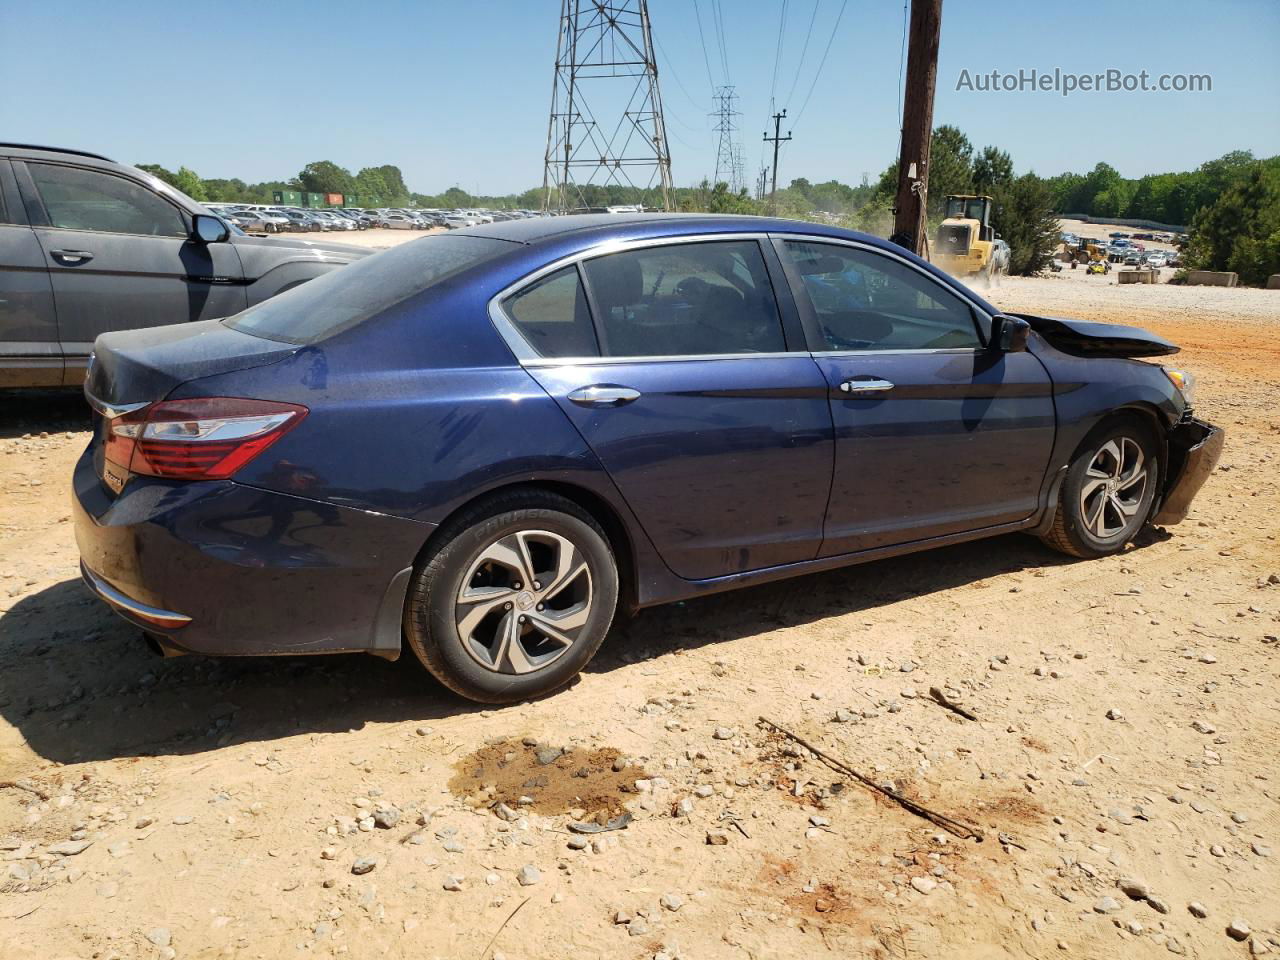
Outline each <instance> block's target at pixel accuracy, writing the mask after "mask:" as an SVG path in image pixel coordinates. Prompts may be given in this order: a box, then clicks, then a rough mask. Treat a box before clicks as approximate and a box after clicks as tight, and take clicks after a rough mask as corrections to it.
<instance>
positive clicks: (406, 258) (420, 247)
mask: <svg viewBox="0 0 1280 960" xmlns="http://www.w3.org/2000/svg"><path fill="white" fill-rule="evenodd" d="M510 249H513V245H512V244H511V243H510V242H509V241H506V240H494V239H491V238H487V237H459V236H450V235H448V234H436V235H434V236H430V237H423V238H422V239H421V240H415V241H414V242H412V243H406V244H403V245H401V246H398V247H393V248H392V249H390V250H386V251H383V252H382V253H379V254H376V255H374V256H372V257H367V258H366V259H364V260H359V261H357V262H355V263H353V264H351V265H350V266H346V267H340V268H339V269H336V270H331V271H329V272H328V273H326V274H324V275H323V276H321V277H318V278H316V279H315V280H311V281H308V282H307V283H304V284H303V285H302V286H300V287H294V288H293V289H292V290H290V291H288V292H287V293H282V294H280V295H279V296H276V297H272V298H271V299H270V300H264V301H263V302H262V303H259V304H257V305H256V306H252V307H250V308H249V309H248V310H245V311H243V312H241V313H238V314H236V315H235V316H233V317H228V318H227V319H226V320H224V321H223V323H225V324H226V325H227V326H229V327H232V328H233V329H236V330H239V331H240V332H241V333H250V334H253V335H254V336H257V337H264V338H266V339H267V340H281V341H283V342H285V343H315V342H317V341H319V340H323V339H325V338H326V337H332V336H334V335H335V334H338V333H341V332H342V331H344V330H348V329H350V328H351V327H354V326H355V325H356V324H358V323H363V322H364V321H365V320H367V319H369V318H370V317H372V316H373V315H374V314H376V313H380V312H382V311H383V310H385V309H387V308H388V307H390V306H392V305H393V304H396V303H399V302H400V301H402V300H407V299H408V298H409V297H411V296H413V295H414V294H416V293H420V292H421V291H423V290H425V289H426V288H427V287H429V286H431V285H433V284H436V283H439V282H441V281H442V280H446V279H448V278H449V277H452V276H454V275H455V274H458V273H461V272H462V271H464V270H468V269H470V268H471V267H474V266H477V265H478V264H481V263H484V262H485V261H486V260H490V259H492V258H493V257H496V256H498V255H499V254H501V253H503V252H505V251H507V250H510Z"/></svg>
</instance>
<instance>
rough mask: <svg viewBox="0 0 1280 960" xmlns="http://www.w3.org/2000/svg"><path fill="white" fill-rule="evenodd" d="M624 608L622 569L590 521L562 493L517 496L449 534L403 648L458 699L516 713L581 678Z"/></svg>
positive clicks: (467, 515)
mask: <svg viewBox="0 0 1280 960" xmlns="http://www.w3.org/2000/svg"><path fill="white" fill-rule="evenodd" d="M617 605H618V566H617V562H616V561H615V559H614V556H613V552H612V550H611V549H610V547H609V541H608V538H607V537H606V536H605V533H604V531H603V530H602V529H601V528H600V526H599V524H597V523H596V522H595V520H594V519H593V518H592V517H591V515H590V514H588V513H587V512H586V511H584V510H582V509H581V508H580V507H579V506H578V505H577V504H575V503H574V502H573V501H571V500H568V499H566V498H564V497H560V496H557V495H555V494H552V493H547V492H544V491H537V490H525V491H513V492H510V493H505V494H499V495H497V496H495V497H492V498H490V499H487V500H484V501H481V502H480V503H478V504H476V505H475V506H473V507H471V508H469V509H467V510H466V511H465V512H464V513H463V514H461V515H460V516H458V517H457V518H455V519H454V520H452V521H450V523H449V525H448V527H447V528H446V529H445V530H442V531H441V535H440V540H439V545H438V547H436V548H435V549H434V550H433V551H432V552H431V553H430V555H429V556H427V557H426V558H425V560H424V561H423V563H422V564H421V565H420V566H419V568H418V570H417V571H416V573H415V575H414V578H413V581H412V583H411V584H410V587H409V597H408V603H407V605H406V610H405V636H406V638H407V639H408V641H409V646H410V648H411V649H412V650H413V652H414V654H415V655H416V656H417V658H418V660H419V662H421V663H422V665H423V666H424V667H426V668H427V670H429V671H430V672H431V673H432V675H434V676H435V678H436V679H437V680H439V681H440V682H441V683H443V684H444V685H445V686H446V687H448V688H449V689H450V690H453V691H454V692H455V693H457V694H460V695H461V696H463V697H466V698H467V699H469V700H477V701H480V702H482V703H513V702H516V701H519V700H528V699H531V698H534V697H539V696H543V695H545V694H547V693H550V692H552V691H553V690H557V689H559V688H560V687H562V686H564V685H565V684H567V683H569V682H570V681H571V680H572V679H573V678H574V677H575V676H577V675H578V673H579V672H581V670H582V668H583V667H585V666H586V665H587V663H588V662H589V661H590V660H591V658H592V657H593V656H594V655H595V652H596V651H597V650H598V649H599V648H600V644H601V643H602V642H603V641H604V638H605V635H606V634H607V633H608V632H609V626H610V624H611V623H612V622H613V617H614V613H615V610H616V608H617Z"/></svg>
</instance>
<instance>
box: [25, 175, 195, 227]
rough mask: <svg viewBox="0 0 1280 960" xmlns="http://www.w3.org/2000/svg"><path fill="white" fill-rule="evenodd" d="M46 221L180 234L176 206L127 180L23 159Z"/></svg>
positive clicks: (184, 225) (184, 224) (184, 223)
mask: <svg viewBox="0 0 1280 960" xmlns="http://www.w3.org/2000/svg"><path fill="white" fill-rule="evenodd" d="M27 170H28V171H30V173H31V178H32V179H33V180H34V181H35V184H36V188H37V189H38V190H39V191H40V198H41V199H42V200H43V201H44V208H45V210H46V211H47V212H48V214H49V222H50V224H51V225H53V226H55V227H63V228H65V229H68V230H92V231H95V232H99V233H130V234H139V235H141V236H152V237H184V238H185V237H186V236H187V225H186V222H185V221H184V220H183V218H182V215H181V214H180V213H178V210H177V208H176V207H174V205H173V204H171V203H169V202H168V201H167V200H163V199H161V198H160V197H158V196H156V194H154V193H152V192H151V191H150V190H147V189H145V188H144V187H141V186H139V185H138V184H136V183H134V182H133V181H131V180H126V179H124V178H123V177H117V176H114V175H113V174H109V173H99V172H97V171H96V170H82V169H79V168H76V167H62V166H55V165H54V164H49V163H32V162H28V163H27Z"/></svg>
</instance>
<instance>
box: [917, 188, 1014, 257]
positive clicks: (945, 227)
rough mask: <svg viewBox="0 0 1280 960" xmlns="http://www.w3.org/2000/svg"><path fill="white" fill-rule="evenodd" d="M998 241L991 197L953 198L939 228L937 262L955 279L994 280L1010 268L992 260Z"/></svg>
mask: <svg viewBox="0 0 1280 960" xmlns="http://www.w3.org/2000/svg"><path fill="white" fill-rule="evenodd" d="M996 239H998V238H997V237H996V233H995V230H994V229H993V228H992V226H991V198H990V197H978V196H969V195H965V194H958V195H954V196H949V197H947V205H946V218H945V219H944V220H943V221H942V223H940V224H939V225H938V235H937V243H936V244H934V250H933V262H934V264H936V265H937V266H939V267H941V268H942V269H943V270H945V271H947V273H949V274H951V275H952V276H953V277H967V276H972V275H973V274H975V273H977V274H982V275H983V276H990V275H991V274H992V273H993V272H997V271H999V270H1001V269H1004V268H1007V267H1008V264H1007V263H1003V262H1002V261H1001V260H1000V258H996V257H993V256H992V253H993V251H994V248H995V241H996Z"/></svg>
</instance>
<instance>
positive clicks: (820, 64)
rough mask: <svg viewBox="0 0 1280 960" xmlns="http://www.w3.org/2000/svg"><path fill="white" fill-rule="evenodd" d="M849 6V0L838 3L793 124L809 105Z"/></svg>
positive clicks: (798, 120) (797, 121)
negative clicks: (825, 42) (828, 32)
mask: <svg viewBox="0 0 1280 960" xmlns="http://www.w3.org/2000/svg"><path fill="white" fill-rule="evenodd" d="M847 6H849V0H844V3H842V4H840V12H839V13H837V14H836V23H835V26H833V27H832V28H831V36H830V37H828V38H827V48H826V49H825V50H823V51H822V59H821V60H819V61H818V72H817V73H815V74H814V75H813V83H811V84H810V85H809V92H808V93H806V94H805V95H804V103H802V104H800V110H799V111H798V112H797V113H796V118H795V120H793V121H792V123H793V125H794V124H796V123H799V122H800V118H801V117H802V116H803V115H804V108H805V107H807V106H809V98H810V97H812V96H813V91H814V90H815V89H816V88H817V86H818V80H819V79H820V78H821V77H822V68H823V67H824V66H826V63H827V54H829V53H830V52H831V44H832V43H834V42H835V39H836V31H837V30H839V29H840V20H841V18H843V17H844V9H845V7H847Z"/></svg>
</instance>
